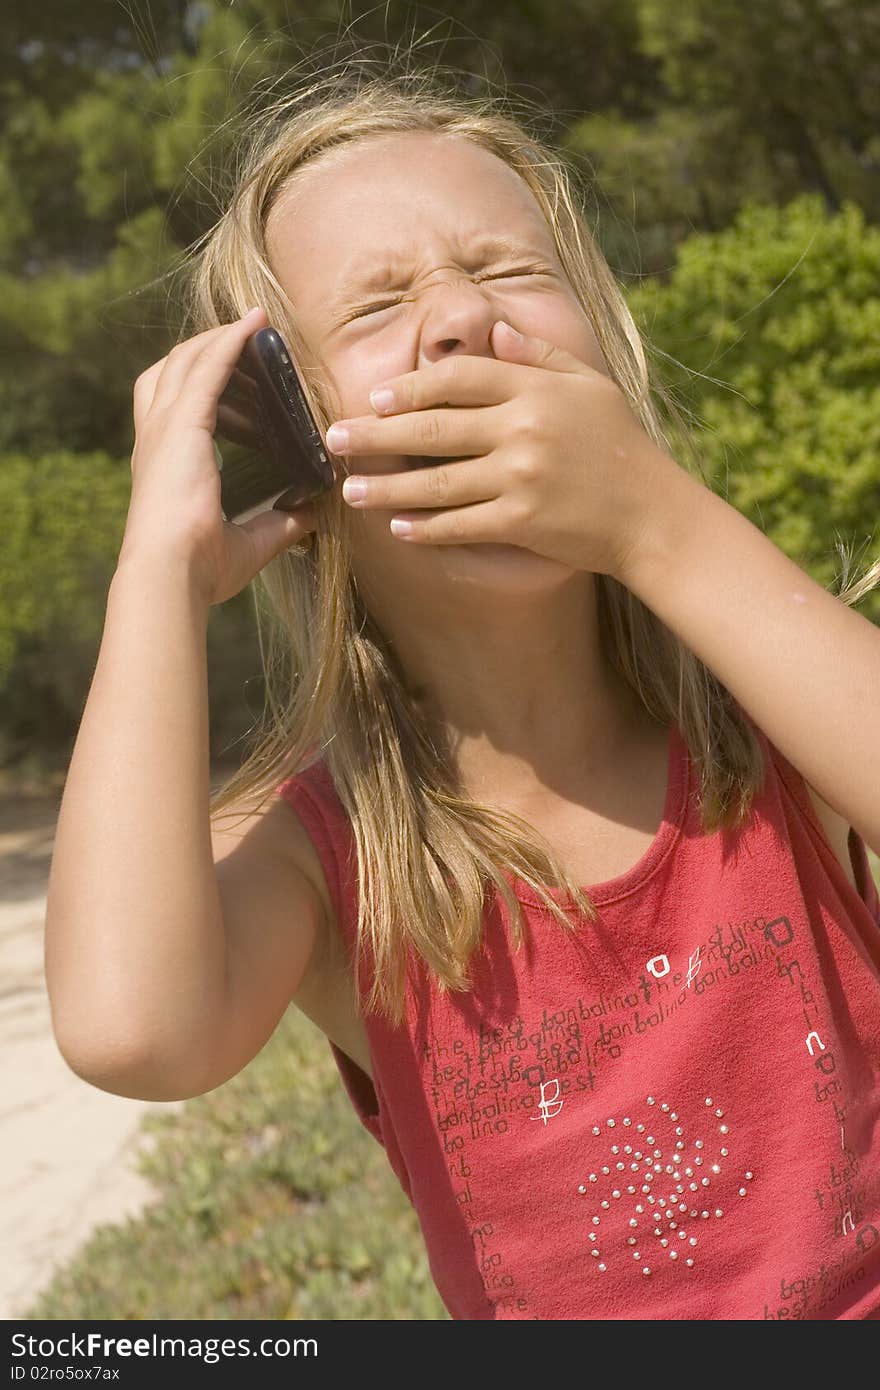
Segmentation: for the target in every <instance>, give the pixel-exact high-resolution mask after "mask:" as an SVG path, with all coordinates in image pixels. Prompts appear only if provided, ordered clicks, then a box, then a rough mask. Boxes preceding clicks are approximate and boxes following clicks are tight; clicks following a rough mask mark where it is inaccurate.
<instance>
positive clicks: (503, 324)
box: [498, 319, 522, 342]
mask: <svg viewBox="0 0 880 1390" xmlns="http://www.w3.org/2000/svg"><path fill="white" fill-rule="evenodd" d="M498 322H499V323H500V324H501V327H502V328H504V329H506V331H507V333H508V334H509V335H510V337H511V338H516V339H517V340H518V341H519V342H522V334H521V333H517V331H516V329H515V328H513V327H511V325H510V324H509V323H507V321H506V320H505V319H499V320H498Z"/></svg>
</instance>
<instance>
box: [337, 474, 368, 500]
mask: <svg viewBox="0 0 880 1390" xmlns="http://www.w3.org/2000/svg"><path fill="white" fill-rule="evenodd" d="M342 495H343V497H344V498H345V500H346V502H362V501H363V499H364V498H365V497H366V495H367V485H366V483H362V482H361V480H360V479H359V478H346V480H345V482H344V483H343V484H342Z"/></svg>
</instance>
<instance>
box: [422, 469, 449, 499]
mask: <svg viewBox="0 0 880 1390" xmlns="http://www.w3.org/2000/svg"><path fill="white" fill-rule="evenodd" d="M425 483H426V486H427V489H428V492H429V493H430V495H431V497H433V498H434V499H435V500H436V501H439V502H442V501H444V500H445V499H446V497H447V496H448V494H449V470H448V468H431V469H429V470H428V472H427V473H426V474H425Z"/></svg>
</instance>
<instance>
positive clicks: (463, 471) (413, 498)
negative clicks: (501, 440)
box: [342, 455, 499, 511]
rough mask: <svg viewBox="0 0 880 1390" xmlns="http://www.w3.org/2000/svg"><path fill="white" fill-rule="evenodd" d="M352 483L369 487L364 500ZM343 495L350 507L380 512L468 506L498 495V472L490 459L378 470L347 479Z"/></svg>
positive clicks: (486, 457) (343, 486) (485, 457)
mask: <svg viewBox="0 0 880 1390" xmlns="http://www.w3.org/2000/svg"><path fill="white" fill-rule="evenodd" d="M352 483H362V484H363V485H364V487H365V489H366V491H365V494H364V496H363V498H362V499H359V498H356V497H354V496H352V491H353V489H352ZM342 496H343V498H344V500H345V501H346V502H347V503H348V504H349V506H351V507H357V508H358V509H368V510H370V511H381V510H383V509H389V508H390V509H393V510H395V511H396V510H398V509H400V508H404V507H410V508H425V507H435V508H436V507H466V506H471V505H473V504H474V503H475V502H484V501H487V500H489V499H495V498H497V497H498V496H499V487H498V474H497V470H493V469H492V466H491V462H490V458H489V457H488V456H486V455H484V456H482V457H481V458H474V459H460V460H457V461H455V460H454V461H453V462H452V463H443V464H440V466H439V467H437V468H414V469H411V470H409V471H408V472H406V473H378V474H373V475H372V476H367V477H363V476H360V475H359V476H358V477H357V478H356V479H353V478H346V480H345V482H344V483H343V485H342Z"/></svg>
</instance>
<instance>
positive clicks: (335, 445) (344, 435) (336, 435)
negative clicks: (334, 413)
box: [327, 425, 349, 454]
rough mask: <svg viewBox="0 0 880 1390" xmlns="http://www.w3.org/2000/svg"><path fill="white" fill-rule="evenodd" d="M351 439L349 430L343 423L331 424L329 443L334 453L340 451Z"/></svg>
mask: <svg viewBox="0 0 880 1390" xmlns="http://www.w3.org/2000/svg"><path fill="white" fill-rule="evenodd" d="M348 440H349V433H348V430H347V429H346V428H345V427H344V426H343V425H331V426H330V428H329V430H328V431H327V445H328V448H330V449H332V450H333V452H334V454H338V453H340V452H341V451H342V450H343V449H344V448H345V446H346V444H347V443H348Z"/></svg>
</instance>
